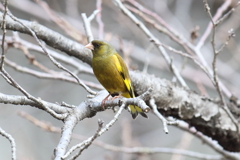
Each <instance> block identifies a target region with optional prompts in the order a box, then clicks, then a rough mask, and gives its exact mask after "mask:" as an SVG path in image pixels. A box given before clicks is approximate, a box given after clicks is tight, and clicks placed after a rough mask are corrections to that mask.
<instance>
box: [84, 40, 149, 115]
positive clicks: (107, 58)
mask: <svg viewBox="0 0 240 160" xmlns="http://www.w3.org/2000/svg"><path fill="white" fill-rule="evenodd" d="M85 47H86V48H88V49H91V50H92V53H93V58H92V68H93V72H94V74H95V76H96V77H97V79H98V81H99V82H100V83H101V84H102V85H103V87H104V88H105V89H106V90H107V91H108V92H109V94H110V95H112V96H113V97H114V96H116V95H122V96H123V97H126V98H133V97H135V95H134V89H133V86H132V84H131V80H130V76H129V73H128V68H127V66H126V64H125V62H124V61H123V59H122V57H121V56H120V55H119V54H118V53H117V51H116V50H115V49H114V48H113V47H112V46H111V45H110V44H108V43H107V42H105V41H101V40H93V41H92V42H91V43H89V44H88V45H86V46H85ZM128 109H129V110H130V112H131V114H132V118H133V119H135V118H136V117H137V116H138V113H140V114H141V115H142V116H143V117H145V118H148V117H147V115H146V114H145V113H144V112H143V110H142V109H141V108H139V107H138V106H134V105H129V106H128Z"/></svg>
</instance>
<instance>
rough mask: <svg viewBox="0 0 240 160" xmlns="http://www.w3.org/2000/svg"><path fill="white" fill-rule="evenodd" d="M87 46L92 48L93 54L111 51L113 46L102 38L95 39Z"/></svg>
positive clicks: (97, 54) (98, 54)
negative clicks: (101, 39)
mask: <svg viewBox="0 0 240 160" xmlns="http://www.w3.org/2000/svg"><path fill="white" fill-rule="evenodd" d="M85 48H88V49H90V50H92V53H93V56H101V55H105V54H108V53H110V51H111V50H112V48H113V47H111V45H110V44H108V43H107V42H104V41H100V40H93V41H92V42H91V43H89V44H87V45H86V46H85Z"/></svg>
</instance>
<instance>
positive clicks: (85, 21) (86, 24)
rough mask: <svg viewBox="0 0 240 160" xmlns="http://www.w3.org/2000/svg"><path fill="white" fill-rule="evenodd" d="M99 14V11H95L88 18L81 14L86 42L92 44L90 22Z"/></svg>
mask: <svg viewBox="0 0 240 160" xmlns="http://www.w3.org/2000/svg"><path fill="white" fill-rule="evenodd" d="M99 12H100V10H95V11H94V12H93V13H92V14H91V15H90V16H89V17H88V18H87V15H86V13H82V19H83V24H84V25H83V26H84V28H85V32H86V34H87V38H88V42H89V43H90V42H92V40H94V37H93V34H92V31H91V21H92V20H93V19H94V17H95V16H96V15H97V14H98V13H99Z"/></svg>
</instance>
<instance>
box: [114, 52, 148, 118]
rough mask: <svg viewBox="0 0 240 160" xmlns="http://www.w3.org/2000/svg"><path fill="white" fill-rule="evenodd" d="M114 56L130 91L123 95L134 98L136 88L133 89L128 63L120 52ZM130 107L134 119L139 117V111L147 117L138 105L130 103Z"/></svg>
mask: <svg viewBox="0 0 240 160" xmlns="http://www.w3.org/2000/svg"><path fill="white" fill-rule="evenodd" d="M113 57H114V61H115V65H116V68H117V70H118V72H119V74H120V75H121V77H122V79H123V82H124V84H125V86H126V88H127V91H128V93H123V94H122V96H124V97H126V98H130V97H131V98H134V97H135V95H134V90H133V86H132V84H131V80H130V76H129V73H128V69H127V66H126V64H125V63H124V61H123V59H122V57H121V56H119V54H117V53H116V54H114V55H113ZM128 107H129V110H130V111H131V113H132V117H133V119H135V118H136V117H137V115H138V113H140V114H141V115H142V116H143V117H146V118H147V115H146V114H145V113H144V112H143V110H142V109H141V108H139V107H138V106H134V105H129V106H128Z"/></svg>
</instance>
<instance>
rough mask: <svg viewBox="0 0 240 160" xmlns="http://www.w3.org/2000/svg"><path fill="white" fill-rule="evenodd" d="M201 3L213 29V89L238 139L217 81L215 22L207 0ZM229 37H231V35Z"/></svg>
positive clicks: (230, 114) (236, 123)
mask: <svg viewBox="0 0 240 160" xmlns="http://www.w3.org/2000/svg"><path fill="white" fill-rule="evenodd" d="M203 3H204V6H205V8H206V12H207V13H208V15H209V17H210V19H211V22H212V25H213V29H212V48H213V52H214V57H213V62H212V68H213V79H214V82H215V87H216V89H217V92H218V94H219V97H220V101H221V106H222V108H223V110H224V111H225V112H226V113H227V115H228V116H229V117H230V119H231V120H232V122H233V123H234V125H235V127H236V132H237V134H238V137H240V134H239V127H238V122H237V120H236V119H235V117H234V116H233V114H232V113H231V112H230V110H229V109H228V107H227V104H226V102H225V100H224V97H223V93H222V89H221V88H220V85H219V80H218V75H217V67H216V61H217V56H218V53H219V52H217V49H216V45H215V33H216V27H217V25H216V24H215V20H214V19H213V17H212V14H211V12H210V7H209V5H208V3H207V0H203ZM231 35H233V34H231ZM220 51H221V50H220Z"/></svg>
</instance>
